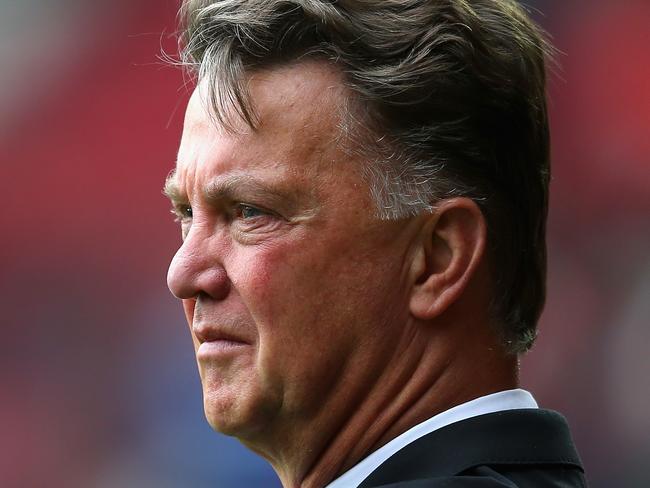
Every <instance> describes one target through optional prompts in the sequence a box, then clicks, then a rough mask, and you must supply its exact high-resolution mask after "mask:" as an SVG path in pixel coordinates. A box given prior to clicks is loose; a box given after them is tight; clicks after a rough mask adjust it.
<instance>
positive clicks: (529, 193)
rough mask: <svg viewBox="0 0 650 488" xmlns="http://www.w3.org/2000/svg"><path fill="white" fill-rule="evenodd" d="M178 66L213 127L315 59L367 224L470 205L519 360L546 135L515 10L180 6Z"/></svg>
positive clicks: (540, 44) (233, 2)
mask: <svg viewBox="0 0 650 488" xmlns="http://www.w3.org/2000/svg"><path fill="white" fill-rule="evenodd" d="M182 14H183V19H184V21H185V30H184V34H183V37H182V42H183V45H184V51H183V52H184V61H185V63H186V64H187V65H188V66H191V67H195V68H196V70H197V72H198V75H199V78H200V79H203V80H205V81H206V96H207V98H208V101H209V105H210V107H211V110H213V114H214V115H215V117H216V118H217V119H218V120H219V121H220V122H221V123H224V124H226V125H228V124H229V120H230V119H231V118H232V116H233V114H239V115H241V116H243V118H244V119H245V120H246V121H247V122H248V123H249V124H251V125H254V124H255V113H254V110H253V107H252V106H251V104H250V99H249V96H248V94H247V91H248V90H247V86H246V83H247V81H246V80H247V77H246V74H247V73H250V72H255V71H259V70H264V69H268V68H270V67H272V66H280V65H283V64H285V63H288V62H292V61H295V60H299V59H307V58H308V59H319V60H324V61H325V60H326V61H329V62H330V63H332V64H333V65H335V66H336V67H337V68H338V69H339V70H340V72H341V73H342V74H343V80H342V82H343V83H344V84H345V86H346V87H347V88H348V89H349V91H348V93H347V94H346V97H345V99H344V100H342V101H341V105H340V106H339V108H340V109H341V111H342V112H343V115H344V117H343V121H342V124H343V127H342V128H343V132H344V136H346V137H347V138H348V140H349V144H348V146H350V147H349V150H351V151H355V152H357V153H361V154H362V155H363V156H364V157H365V160H366V161H367V164H366V165H365V166H364V174H365V176H366V181H367V182H368V184H369V185H370V191H371V193H372V195H373V198H374V200H375V202H376V207H377V215H378V216H380V217H382V218H393V219H394V218H402V217H408V216H412V215H417V214H419V213H421V212H423V211H427V210H430V209H431V208H432V206H433V205H435V203H436V202H438V201H441V200H442V199H444V198H448V197H451V196H467V197H469V198H472V199H473V200H474V201H475V202H476V203H477V204H478V205H479V206H480V208H481V210H482V212H483V214H484V216H485V218H486V220H487V223H488V232H489V240H488V245H489V254H490V261H491V264H492V271H493V278H494V287H493V291H494V296H493V297H492V298H493V300H492V307H491V309H492V312H493V317H494V319H495V322H496V323H497V324H498V327H499V328H500V331H501V333H502V337H503V340H504V342H505V344H506V345H507V348H508V350H509V351H510V352H513V353H519V352H523V351H525V350H527V349H528V348H529V347H530V345H531V344H532V341H533V340H534V338H535V328H536V323H537V320H538V318H539V314H540V313H541V310H542V307H543V303H544V296H545V292H544V290H545V268H546V247H545V221H546V211H547V195H548V181H549V164H548V161H549V134H548V121H547V113H546V102H545V68H544V65H545V55H546V53H547V52H548V48H547V45H546V43H545V42H544V41H543V39H542V37H541V35H540V32H539V31H538V30H537V28H536V27H535V26H534V25H533V24H532V22H531V21H530V20H529V19H528V17H527V16H526V15H525V13H524V12H523V11H522V9H521V7H520V6H519V5H518V4H517V2H516V1H515V0H475V1H460V0H429V1H421V0H417V1H416V0H385V1H359V0H338V1H330V0H308V1H307V0H224V1H211V0H189V1H186V2H185V3H184V5H183V10H182Z"/></svg>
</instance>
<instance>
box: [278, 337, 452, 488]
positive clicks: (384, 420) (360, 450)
mask: <svg viewBox="0 0 650 488" xmlns="http://www.w3.org/2000/svg"><path fill="white" fill-rule="evenodd" d="M421 344H426V341H425V338H423V337H420V336H419V335H417V334H415V335H414V337H412V338H410V340H408V343H407V344H406V345H405V346H402V347H397V348H395V352H394V354H393V355H392V357H391V360H390V361H389V362H388V363H387V364H386V366H385V367H384V369H383V371H382V374H380V375H378V376H377V377H376V379H375V381H374V382H373V383H372V384H371V385H369V387H368V388H367V389H365V391H364V394H363V395H361V396H360V401H357V402H355V403H353V404H350V405H349V406H348V408H347V410H346V411H347V412H348V413H349V415H348V416H347V417H346V418H347V420H346V421H345V422H344V423H343V424H342V425H341V427H340V428H339V429H337V430H336V433H335V434H334V436H333V437H332V438H331V439H330V441H329V443H328V444H327V445H325V446H324V448H323V450H322V454H321V456H320V457H319V458H317V459H316V460H315V462H314V464H313V465H312V466H311V467H310V469H309V471H308V472H307V475H306V476H305V477H304V479H303V481H302V483H300V484H299V485H298V486H300V487H301V488H322V487H323V486H325V485H327V483H329V482H331V481H333V480H334V479H335V478H336V477H338V476H340V475H341V474H343V473H344V472H346V471H347V470H348V469H350V468H351V467H353V466H354V465H356V464H357V463H358V462H360V461H361V460H362V459H364V458H365V457H366V456H368V455H369V454H370V453H372V452H373V451H375V450H376V449H377V448H379V447H381V445H383V444H385V442H387V441H388V440H390V438H388V439H387V441H385V442H384V441H382V439H384V438H386V436H387V434H388V432H389V430H390V429H391V427H392V426H393V425H395V424H396V423H397V422H398V421H399V420H400V416H401V415H403V414H404V413H405V412H407V411H408V408H409V405H412V404H415V403H417V402H418V400H419V398H418V395H420V394H424V393H426V392H427V391H429V390H430V389H431V388H432V386H433V383H435V381H436V378H437V377H438V376H439V374H442V372H440V373H439V374H436V375H434V374H432V371H426V374H424V373H425V371H424V370H425V369H427V368H428V367H429V365H428V362H423V358H425V357H426V355H427V353H426V352H425V351H426V347H424V346H423V345H421ZM410 349H413V350H410ZM439 359H440V358H439V357H438V360H439ZM443 369H444V368H443ZM420 371H422V372H420ZM422 378H426V380H427V384H423V382H422ZM405 392H408V395H407V397H405ZM413 425H415V424H413ZM285 488H286V487H285Z"/></svg>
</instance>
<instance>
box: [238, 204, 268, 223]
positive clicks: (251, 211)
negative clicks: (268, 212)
mask: <svg viewBox="0 0 650 488" xmlns="http://www.w3.org/2000/svg"><path fill="white" fill-rule="evenodd" d="M238 214H239V217H241V218H242V219H253V218H255V217H260V216H261V215H264V214H265V212H263V211H262V210H260V209H259V208H255V207H251V206H250V205H244V204H240V205H239V207H238Z"/></svg>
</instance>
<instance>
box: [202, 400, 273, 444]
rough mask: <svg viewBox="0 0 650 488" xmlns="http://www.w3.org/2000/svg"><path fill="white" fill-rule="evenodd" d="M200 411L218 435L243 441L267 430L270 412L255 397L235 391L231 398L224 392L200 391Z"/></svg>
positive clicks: (267, 406) (264, 403) (266, 403)
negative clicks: (202, 393) (201, 397)
mask: <svg viewBox="0 0 650 488" xmlns="http://www.w3.org/2000/svg"><path fill="white" fill-rule="evenodd" d="M203 409H204V412H205V418H206V420H207V421H208V424H210V427H212V429H214V430H215V431H217V432H220V433H221V434H224V435H227V436H232V437H237V438H238V439H247V438H253V437H256V436H257V433H259V432H264V431H266V430H267V429H268V427H269V423H270V421H271V415H270V412H271V409H270V408H269V405H268V402H264V401H262V398H260V397H259V396H253V397H252V398H251V396H250V395H247V394H246V392H243V391H239V392H235V393H234V394H232V395H228V394H224V392H216V391H211V392H204V395H203Z"/></svg>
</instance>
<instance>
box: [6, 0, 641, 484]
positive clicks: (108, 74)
mask: <svg viewBox="0 0 650 488" xmlns="http://www.w3.org/2000/svg"><path fill="white" fill-rule="evenodd" d="M527 4H528V5H530V6H531V7H533V8H535V9H538V10H537V11H535V12H534V16H535V17H536V18H537V20H538V21H539V22H540V23H541V24H542V25H543V26H544V27H545V28H546V29H547V30H548V31H549V32H550V34H551V35H552V37H553V40H554V42H555V45H556V46H557V48H558V49H559V50H560V51H561V54H560V55H559V57H558V60H559V62H560V65H561V68H559V69H558V70H556V71H557V73H556V75H555V76H553V77H552V79H551V82H550V107H551V117H552V124H553V125H552V129H553V142H554V150H553V152H554V160H553V163H554V169H553V184H552V205H551V213H550V222H549V235H548V244H549V253H550V268H549V296H548V305H547V308H546V311H545V314H544V316H543V320H542V323H541V326H540V331H541V332H540V336H539V340H538V342H537V345H536V347H535V348H534V350H533V351H532V352H531V353H530V354H528V355H527V356H526V357H525V358H524V359H523V361H522V369H523V373H522V379H523V385H524V387H526V388H528V389H530V390H532V391H533V392H534V393H535V395H536V396H537V399H538V401H539V403H540V404H541V405H543V406H545V407H549V408H553V409H557V410H559V411H561V412H563V413H564V414H565V415H566V416H567V417H568V419H569V422H570V424H571V426H572V428H573V433H574V436H575V440H576V442H577V445H578V447H579V450H580V452H581V455H582V457H583V460H584V463H585V465H586V468H587V473H588V478H589V480H590V482H591V486H593V487H602V488H610V487H648V486H650V475H649V474H648V469H647V466H646V464H645V462H647V461H646V460H647V459H648V458H649V457H650V385H649V383H650V382H649V380H648V376H649V374H650V354H649V353H648V349H649V347H650V327H649V325H650V324H649V321H650V252H649V251H650V2H648V1H647V0H636V1H635V0H569V1H567V0H555V1H554V0H546V1H532V0H528V2H527ZM177 7H178V3H177V1H176V0H156V1H153V0H94V1H93V2H88V1H82V0H22V1H20V2H17V1H12V0H0V175H1V177H0V185H1V187H2V193H1V194H2V195H4V197H3V198H4V201H3V202H2V208H3V209H4V210H3V211H2V212H0V229H1V232H2V233H1V238H0V263H1V268H0V297H1V298H0V300H1V301H2V312H1V317H2V319H1V320H2V329H1V336H0V337H1V338H0V486H2V487H7V488H14V487H16V488H31V487H66V488H69V487H97V488H113V487H136V488H140V487H170V488H176V487H197V488H202V487H218V488H230V487H277V486H279V483H278V482H277V480H276V477H275V475H274V473H273V472H272V470H271V469H270V468H269V467H268V466H267V465H266V463H265V462H263V461H262V460H260V459H259V458H257V457H255V456H253V455H252V454H250V453H248V451H246V450H245V449H244V448H243V447H241V446H240V445H239V444H238V443H237V442H236V441H234V440H232V439H229V438H226V437H223V436H220V435H217V434H215V433H214V432H212V431H211V430H210V428H209V427H208V425H207V424H206V422H205V420H204V418H203V411H202V401H201V389H200V384H199V381H198V375H197V373H196V366H195V363H194V356H193V351H192V346H191V341H190V338H189V334H188V332H187V330H186V327H185V324H184V319H183V316H182V313H181V308H180V306H179V304H178V303H176V301H175V300H174V299H173V298H172V297H171V295H170V294H169V292H168V290H167V287H166V284H165V274H166V268H167V264H168V262H169V261H170V259H171V257H172V255H173V253H174V252H175V249H176V248H177V246H178V245H179V241H180V236H179V231H178V229H177V226H176V224H175V223H174V222H173V221H172V217H171V216H170V215H169V214H168V203H167V201H166V200H165V198H164V197H163V196H162V195H161V193H160V189H161V187H162V184H163V181H164V178H165V176H166V175H167V173H168V171H169V170H170V169H171V168H172V166H173V163H174V160H175V153H176V148H177V145H178V141H179V137H180V131H181V124H182V116H183V109H184V104H185V103H186V100H187V97H188V90H187V89H186V88H185V87H184V81H183V77H182V74H181V72H180V71H179V70H177V69H175V68H172V67H169V66H166V65H165V64H164V63H161V62H160V61H159V59H158V55H159V53H160V51H161V47H162V48H164V49H166V50H167V51H169V52H171V53H173V52H174V51H175V47H176V44H175V39H174V36H173V32H174V30H175V16H176V11H177Z"/></svg>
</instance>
